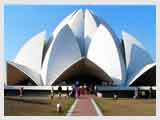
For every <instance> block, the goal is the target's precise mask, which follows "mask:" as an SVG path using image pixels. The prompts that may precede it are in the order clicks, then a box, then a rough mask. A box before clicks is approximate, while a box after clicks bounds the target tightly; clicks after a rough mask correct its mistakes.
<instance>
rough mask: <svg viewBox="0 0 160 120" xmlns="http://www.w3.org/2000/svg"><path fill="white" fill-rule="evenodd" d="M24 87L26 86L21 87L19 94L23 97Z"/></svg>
mask: <svg viewBox="0 0 160 120" xmlns="http://www.w3.org/2000/svg"><path fill="white" fill-rule="evenodd" d="M23 89H24V88H23V87H21V88H20V90H19V93H20V94H19V96H20V97H22V96H23Z"/></svg>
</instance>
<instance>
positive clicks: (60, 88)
mask: <svg viewBox="0 0 160 120" xmlns="http://www.w3.org/2000/svg"><path fill="white" fill-rule="evenodd" d="M61 94H62V87H61V86H59V87H58V96H59V97H61Z"/></svg>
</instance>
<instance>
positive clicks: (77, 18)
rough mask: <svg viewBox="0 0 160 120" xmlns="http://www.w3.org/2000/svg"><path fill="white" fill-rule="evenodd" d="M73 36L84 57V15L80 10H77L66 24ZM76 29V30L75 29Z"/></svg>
mask: <svg viewBox="0 0 160 120" xmlns="http://www.w3.org/2000/svg"><path fill="white" fill-rule="evenodd" d="M68 25H69V27H70V28H71V30H72V32H73V34H74V36H75V37H76V39H77V41H78V45H79V48H80V50H81V54H82V55H84V54H85V51H84V14H83V11H82V10H78V11H77V12H76V13H75V14H74V16H73V17H72V18H71V19H70V21H69V22H68ZM77 28H78V29H77Z"/></svg>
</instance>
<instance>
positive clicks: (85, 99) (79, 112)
mask: <svg viewBox="0 0 160 120" xmlns="http://www.w3.org/2000/svg"><path fill="white" fill-rule="evenodd" d="M68 115H71V116H98V115H102V114H101V112H100V110H99V108H98V107H97V106H96V104H95V103H94V100H93V99H92V96H88V95H84V96H81V97H80V98H79V99H77V100H76V102H75V103H74V105H73V106H72V108H71V110H70V113H69V114H68Z"/></svg>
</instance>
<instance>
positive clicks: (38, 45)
mask: <svg viewBox="0 0 160 120" xmlns="http://www.w3.org/2000/svg"><path fill="white" fill-rule="evenodd" d="M45 39H46V33H45V32H41V33H39V34H37V35H35V36H34V37H33V38H31V39H30V40H29V41H28V42H27V43H25V44H24V46H23V47H22V48H21V49H20V51H19V53H18V54H17V56H16V58H15V60H14V62H15V63H17V64H20V65H23V66H26V67H28V68H29V69H31V70H33V71H35V72H36V73H40V71H41V65H42V56H43V47H44V41H45Z"/></svg>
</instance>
